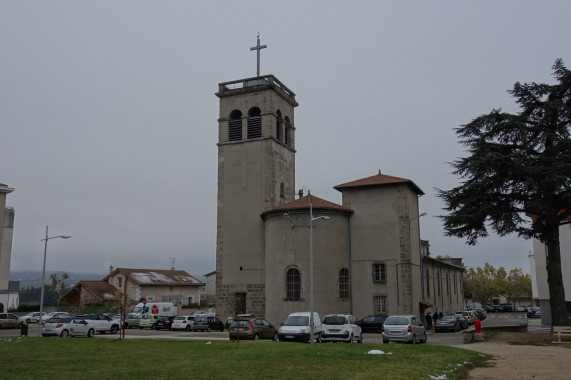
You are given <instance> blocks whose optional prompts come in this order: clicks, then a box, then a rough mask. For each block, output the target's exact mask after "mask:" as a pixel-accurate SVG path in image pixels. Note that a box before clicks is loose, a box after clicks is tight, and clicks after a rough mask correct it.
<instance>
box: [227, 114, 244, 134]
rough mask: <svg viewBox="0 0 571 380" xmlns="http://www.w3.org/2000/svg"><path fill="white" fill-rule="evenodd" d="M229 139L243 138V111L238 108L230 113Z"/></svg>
mask: <svg viewBox="0 0 571 380" xmlns="http://www.w3.org/2000/svg"><path fill="white" fill-rule="evenodd" d="M228 140H230V141H238V140H242V112H240V111H238V110H234V111H232V113H231V114H230V120H229V121H228Z"/></svg>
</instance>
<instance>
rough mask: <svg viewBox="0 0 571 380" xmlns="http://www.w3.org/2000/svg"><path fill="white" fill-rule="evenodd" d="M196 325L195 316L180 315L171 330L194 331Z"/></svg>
mask: <svg viewBox="0 0 571 380" xmlns="http://www.w3.org/2000/svg"><path fill="white" fill-rule="evenodd" d="M193 325H194V316H192V315H179V316H178V317H175V319H174V321H173V322H172V325H171V330H186V331H190V330H192V326H193Z"/></svg>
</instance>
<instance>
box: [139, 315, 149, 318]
mask: <svg viewBox="0 0 571 380" xmlns="http://www.w3.org/2000/svg"><path fill="white" fill-rule="evenodd" d="M141 319H151V316H150V315H143V316H142V317H141Z"/></svg>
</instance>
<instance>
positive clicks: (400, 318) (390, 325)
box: [383, 315, 426, 344]
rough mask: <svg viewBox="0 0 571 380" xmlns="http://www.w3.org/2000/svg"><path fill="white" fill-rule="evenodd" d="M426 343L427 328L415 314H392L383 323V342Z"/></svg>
mask: <svg viewBox="0 0 571 380" xmlns="http://www.w3.org/2000/svg"><path fill="white" fill-rule="evenodd" d="M390 341H395V342H407V343H412V344H415V343H416V342H417V341H419V342H420V343H426V329H425V328H424V325H423V324H422V322H421V321H420V320H419V319H418V318H417V317H416V316H414V315H391V316H390V317H388V318H387V319H386V320H385V323H384V324H383V343H389V342H390Z"/></svg>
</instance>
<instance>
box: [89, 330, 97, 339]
mask: <svg viewBox="0 0 571 380" xmlns="http://www.w3.org/2000/svg"><path fill="white" fill-rule="evenodd" d="M93 335H95V330H93V329H89V331H88V332H87V337H88V338H93Z"/></svg>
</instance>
